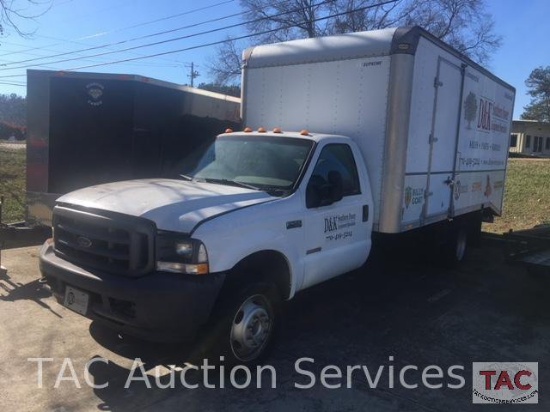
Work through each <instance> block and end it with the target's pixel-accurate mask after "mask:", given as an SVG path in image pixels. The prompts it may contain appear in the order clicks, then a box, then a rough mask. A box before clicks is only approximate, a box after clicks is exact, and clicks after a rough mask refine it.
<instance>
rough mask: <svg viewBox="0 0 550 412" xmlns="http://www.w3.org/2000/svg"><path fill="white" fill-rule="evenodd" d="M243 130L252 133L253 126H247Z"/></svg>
mask: <svg viewBox="0 0 550 412" xmlns="http://www.w3.org/2000/svg"><path fill="white" fill-rule="evenodd" d="M243 132H245V133H252V128H251V127H245V128H244V130H243Z"/></svg>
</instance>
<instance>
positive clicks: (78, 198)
mask: <svg viewBox="0 0 550 412" xmlns="http://www.w3.org/2000/svg"><path fill="white" fill-rule="evenodd" d="M360 156H361V155H360V152H359V149H358V147H357V146H356V144H355V143H354V142H353V140H351V139H350V138H348V137H344V136H337V135H323V134H314V133H309V132H308V131H302V132H300V133H292V132H290V133H289V132H285V131H281V130H280V129H275V130H274V131H273V132H266V131H265V130H264V129H260V130H259V131H254V132H253V131H250V130H247V131H245V132H239V133H234V132H228V133H225V134H222V135H220V136H218V137H217V139H216V140H215V141H214V142H213V143H212V145H210V146H209V147H208V148H207V149H206V150H203V151H200V153H193V154H192V155H191V156H189V157H188V158H187V159H186V160H184V161H183V162H182V164H181V165H179V166H178V167H179V168H181V169H180V171H181V173H180V176H179V179H177V180H175V179H174V180H171V179H163V180H162V179H144V180H134V181H127V182H118V183H109V184H104V185H97V186H92V187H89V188H85V189H81V190H77V191H75V192H72V193H70V194H68V195H65V196H62V197H61V198H60V199H58V202H57V206H56V207H55V208H54V212H53V222H54V223H53V228H54V237H53V240H51V241H49V242H46V244H45V245H44V247H43V249H42V252H41V259H40V264H41V269H42V272H43V273H44V275H45V277H46V279H47V280H48V283H49V284H50V286H51V287H52V290H53V291H54V293H55V295H56V297H57V298H58V300H59V301H60V302H61V303H63V304H64V305H65V306H67V307H69V308H71V309H73V310H75V311H77V312H78V313H80V314H82V315H85V316H87V317H90V318H92V319H94V320H97V321H99V322H102V323H105V324H107V325H109V326H111V327H114V328H116V329H118V330H120V331H122V332H126V333H129V334H133V335H137V336H140V337H142V338H146V339H153V340H179V339H186V338H193V337H194V336H195V334H196V333H197V331H198V330H199V328H200V327H201V326H204V325H206V324H207V323H208V321H209V319H211V314H212V313H225V315H227V313H229V314H230V318H231V321H230V322H229V324H230V325H231V326H230V327H229V332H228V333H229V337H228V336H224V337H222V338H221V339H222V340H224V341H227V342H228V345H227V346H228V348H229V349H230V351H228V352H229V355H230V356H231V355H233V357H234V358H235V359H236V360H238V361H248V360H251V359H255V358H256V356H257V353H260V352H262V351H263V349H262V347H263V345H264V344H267V342H268V341H269V340H270V339H271V335H272V331H274V329H275V324H276V321H275V317H276V313H277V306H278V305H279V303H280V301H281V300H285V299H290V298H292V297H293V296H294V294H295V293H296V292H298V291H299V290H302V289H305V288H307V287H310V286H312V285H315V284H317V283H320V282H323V281H325V280H327V279H329V278H332V277H334V276H337V275H340V274H343V273H345V272H348V271H350V270H353V269H355V268H358V267H360V266H361V265H363V264H364V262H365V261H366V259H367V257H368V254H369V250H370V247H371V232H372V218H371V217H370V216H369V214H370V210H371V209H372V194H371V189H370V183H369V178H368V175H367V170H366V168H365V165H364V162H363V161H362V159H361V157H360ZM237 240H238V241H237ZM246 290H249V291H251V292H243V291H246ZM259 291H260V292H259ZM242 293H244V295H241V294H242ZM249 295H250V296H249ZM236 296H238V297H236ZM254 296H256V297H255V298H254V299H255V300H252V301H250V302H248V303H246V302H247V300H249V299H251V298H253V297H254ZM234 299H236V300H237V303H234V302H233V300H234ZM228 301H229V302H230V303H227V302H228ZM227 306H229V307H230V308H231V310H230V311H229V312H227V309H226V308H227ZM220 311H221V312H220ZM225 317H226V316H224V315H222V316H219V315H216V316H214V318H215V319H223V318H225ZM239 317H241V318H243V319H244V320H243V322H245V323H246V325H245V326H243V325H241V324H240V323H238V322H237V323H235V319H237V318H239ZM251 325H256V326H251ZM257 325H263V326H257ZM254 327H256V328H257V330H256V332H255V333H253V334H252V335H250V336H248V335H246V333H245V332H243V331H245V330H250V328H252V330H255V329H254ZM226 329H227V327H226ZM239 333H240V334H239Z"/></svg>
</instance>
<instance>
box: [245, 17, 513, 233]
mask: <svg viewBox="0 0 550 412" xmlns="http://www.w3.org/2000/svg"><path fill="white" fill-rule="evenodd" d="M243 58H244V69H243V82H242V87H243V100H242V115H243V120H244V125H245V126H250V127H253V128H258V127H266V128H273V127H281V128H282V129H283V130H288V131H290V130H294V131H296V130H301V129H308V130H309V131H310V132H312V133H329V134H341V135H345V136H349V137H350V138H352V139H354V140H355V141H356V142H357V144H358V145H359V147H360V148H361V152H362V154H363V157H364V161H365V163H366V166H367V169H368V172H369V174H370V179H371V185H372V190H373V197H374V203H375V204H374V227H375V229H376V230H378V231H380V232H384V233H398V232H402V231H405V230H409V229H412V228H415V227H419V226H423V225H426V224H429V223H432V222H436V221H440V220H444V219H448V218H452V217H454V216H457V215H461V214H464V213H468V212H471V211H476V210H482V209H486V210H487V211H489V212H491V213H493V214H496V215H499V214H500V213H501V211H502V200H503V191H504V179H505V171H506V163H507V156H508V144H509V136H510V129H511V122H512V112H513V106H514V97H515V90H514V88H513V87H512V86H510V85H508V84H506V83H505V82H503V81H502V80H500V79H498V78H497V77H495V76H494V75H492V74H491V73H489V72H488V71H487V70H485V69H483V68H482V67H480V66H479V65H477V64H476V63H474V62H473V61H471V60H469V59H468V58H466V57H465V56H463V55H461V54H460V53H458V52H457V51H456V50H454V49H453V48H451V47H450V46H448V45H446V44H445V43H443V42H442V41H440V40H438V39H436V38H435V37H433V36H432V35H430V34H429V33H428V32H426V31H425V30H423V29H421V28H419V27H413V28H398V29H385V30H378V31H371V32H362V33H352V34H346V35H341V36H332V37H323V38H317V39H306V40H296V41H290V42H285V43H278V44H272V45H264V46H258V47H253V48H250V49H248V50H246V51H245V52H244V56H243Z"/></svg>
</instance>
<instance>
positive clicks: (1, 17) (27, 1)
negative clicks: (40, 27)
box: [0, 0, 53, 36]
mask: <svg viewBox="0 0 550 412" xmlns="http://www.w3.org/2000/svg"><path fill="white" fill-rule="evenodd" d="M52 2H53V0H0V35H2V34H4V33H5V31H6V26H7V27H11V28H12V29H14V30H15V31H16V32H17V33H18V34H19V35H21V36H27V35H29V34H30V33H29V32H27V31H25V30H23V29H21V23H22V21H24V20H29V19H31V20H32V19H35V18H36V17H39V16H41V15H43V14H44V13H46V12H47V11H48V10H49V9H50V8H51V6H52ZM30 9H33V10H34V11H33V12H30V11H29V10H30Z"/></svg>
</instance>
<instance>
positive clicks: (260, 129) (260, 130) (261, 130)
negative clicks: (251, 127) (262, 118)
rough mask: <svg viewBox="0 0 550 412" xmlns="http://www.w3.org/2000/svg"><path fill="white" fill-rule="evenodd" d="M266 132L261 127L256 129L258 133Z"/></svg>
mask: <svg viewBox="0 0 550 412" xmlns="http://www.w3.org/2000/svg"><path fill="white" fill-rule="evenodd" d="M265 132H266V130H265V128H263V127H260V128H258V133H265Z"/></svg>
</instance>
